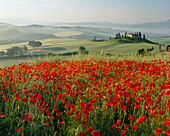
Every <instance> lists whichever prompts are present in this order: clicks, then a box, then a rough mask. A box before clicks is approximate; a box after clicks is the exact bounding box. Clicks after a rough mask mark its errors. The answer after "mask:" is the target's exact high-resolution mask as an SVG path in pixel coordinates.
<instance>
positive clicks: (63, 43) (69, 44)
mask: <svg viewBox="0 0 170 136" xmlns="http://www.w3.org/2000/svg"><path fill="white" fill-rule="evenodd" d="M40 41H41V42H42V47H39V48H31V47H29V46H28V49H29V50H28V52H27V53H26V54H25V55H27V54H46V53H54V54H61V53H66V52H73V51H78V48H79V47H80V46H84V47H85V48H86V49H87V50H88V51H90V52H92V53H91V54H96V53H97V52H101V51H102V52H104V53H111V54H114V55H115V57H117V56H119V55H128V57H124V58H122V57H121V58H120V59H127V58H128V59H137V57H136V56H135V54H136V53H137V50H139V49H141V48H144V49H147V48H150V47H152V46H153V47H154V48H155V52H157V51H158V45H154V44H149V43H119V42H117V40H112V41H105V42H92V41H91V40H87V39H86V40H77V39H45V40H40ZM27 44H28V43H19V44H8V45H1V46H0V51H2V50H4V51H5V50H6V49H8V48H11V47H14V46H19V47H23V46H24V45H27ZM130 55H131V56H130ZM167 56H170V55H169V54H167V55H164V54H159V55H158V56H156V55H155V54H153V55H151V56H149V58H150V59H149V60H151V59H158V58H160V59H161V58H162V59H164V60H166V59H167V60H168V57H167ZM100 57H103V56H100ZM106 57H107V56H106ZM70 58H71V59H76V58H80V56H74V57H71V56H68V57H62V60H67V59H70ZM112 58H113V57H112ZM147 59H148V56H146V57H142V58H138V60H147ZM169 59H170V58H169ZM26 61H31V60H28V59H22V58H21V59H17V60H15V59H14V60H3V61H2V60H1V61H0V67H5V66H11V65H13V64H18V63H21V62H26Z"/></svg>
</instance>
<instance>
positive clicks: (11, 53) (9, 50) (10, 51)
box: [6, 49, 15, 57]
mask: <svg viewBox="0 0 170 136" xmlns="http://www.w3.org/2000/svg"><path fill="white" fill-rule="evenodd" d="M6 54H7V55H8V56H9V57H13V56H14V54H15V51H14V50H13V49H7V51H6Z"/></svg>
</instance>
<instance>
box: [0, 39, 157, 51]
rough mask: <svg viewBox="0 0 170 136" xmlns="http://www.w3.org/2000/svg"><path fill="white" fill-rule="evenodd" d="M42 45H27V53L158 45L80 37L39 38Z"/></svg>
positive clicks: (155, 46) (2, 47)
mask: <svg viewBox="0 0 170 136" xmlns="http://www.w3.org/2000/svg"><path fill="white" fill-rule="evenodd" d="M40 41H41V42H42V46H41V47H39V48H35V49H34V48H31V47H29V46H28V48H29V51H28V53H27V54H44V53H54V54H61V53H66V52H73V51H77V50H78V48H79V47H80V46H84V47H85V48H86V49H87V50H88V51H93V52H100V51H101V50H103V51H105V52H110V53H111V52H112V53H114V54H136V52H137V50H138V49H140V48H144V49H146V48H150V47H152V46H153V47H154V48H155V50H158V46H157V45H154V44H149V43H143V42H142V43H120V42H118V41H117V40H115V41H104V42H92V41H91V40H87V39H82V40H77V39H54V38H52V39H45V40H40ZM26 44H27V43H19V44H8V45H1V46H0V51H1V50H6V49H7V48H11V47H14V46H19V47H22V46H24V45H26Z"/></svg>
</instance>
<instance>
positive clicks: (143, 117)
mask: <svg viewBox="0 0 170 136" xmlns="http://www.w3.org/2000/svg"><path fill="white" fill-rule="evenodd" d="M146 119H147V117H145V116H142V117H140V118H139V119H138V120H137V121H136V124H139V123H143V122H145V120H146Z"/></svg>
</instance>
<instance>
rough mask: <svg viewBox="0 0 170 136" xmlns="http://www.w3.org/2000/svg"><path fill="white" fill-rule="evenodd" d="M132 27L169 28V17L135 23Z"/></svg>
mask: <svg viewBox="0 0 170 136" xmlns="http://www.w3.org/2000/svg"><path fill="white" fill-rule="evenodd" d="M133 26H134V27H146V28H165V29H166V28H168V29H170V19H169V20H167V21H163V22H150V23H142V24H135V25H133Z"/></svg>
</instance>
